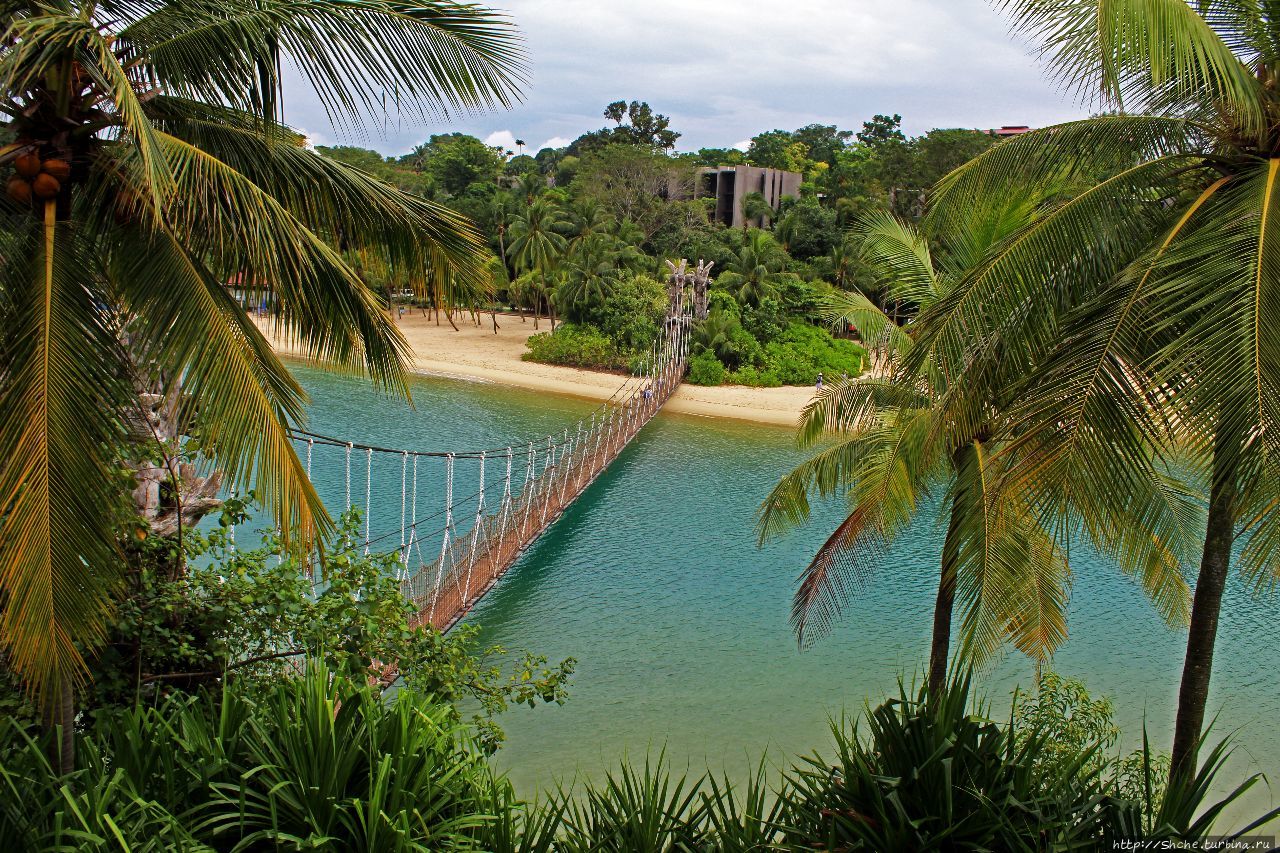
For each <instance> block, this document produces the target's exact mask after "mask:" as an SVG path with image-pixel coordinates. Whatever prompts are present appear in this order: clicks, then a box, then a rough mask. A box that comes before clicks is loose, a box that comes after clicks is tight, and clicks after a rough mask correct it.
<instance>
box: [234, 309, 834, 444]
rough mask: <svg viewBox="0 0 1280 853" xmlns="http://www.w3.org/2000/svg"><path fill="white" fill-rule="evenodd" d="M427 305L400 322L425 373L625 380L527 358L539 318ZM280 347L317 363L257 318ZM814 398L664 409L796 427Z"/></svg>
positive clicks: (717, 390)
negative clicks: (476, 314)
mask: <svg viewBox="0 0 1280 853" xmlns="http://www.w3.org/2000/svg"><path fill="white" fill-rule="evenodd" d="M419 310H420V309H414V311H406V312H405V314H404V316H403V317H401V318H399V319H398V320H397V321H396V325H397V326H398V327H399V329H400V332H401V334H403V335H404V337H405V339H406V340H407V341H408V342H409V348H410V351H411V353H412V355H411V357H410V359H409V370H410V371H411V372H413V373H416V374H420V375H425V376H437V377H442V378H446V379H462V380H470V381H476V380H479V381H482V382H492V383H495V384H498V385H508V386H512V387H517V388H523V389H526V390H530V391H544V392H547V393H552V394H564V395H567V396H571V397H579V398H583V399H588V400H607V399H608V398H609V397H611V396H612V395H613V392H614V391H616V390H617V388H618V386H619V385H621V384H622V382H623V381H624V378H623V377H622V376H621V375H620V374H616V373H607V372H603V371H594V370H584V369H581V368H577V367H563V366H560V365H552V364H539V363H537V362H532V361H522V360H521V358H520V355H521V354H522V353H524V352H526V348H525V341H526V340H527V339H528V338H529V336H530V335H532V334H535V329H534V320H533V318H532V317H526V318H525V319H524V321H523V322H521V319H520V316H519V315H517V314H499V315H498V333H497V334H494V331H493V326H492V325H491V320H490V317H489V315H487V314H482V315H481V319H482V323H483V325H482V326H480V327H477V326H476V325H475V324H474V323H473V322H472V320H471V317H470V315H464V316H463V317H461V318H455V322H457V323H458V329H457V331H454V329H453V328H452V327H451V326H450V325H449V323H448V321H447V320H446V321H442V322H441V324H440V325H439V326H437V325H436V321H435V320H434V319H432V318H431V317H429V316H426V315H425V313H419ZM253 320H254V322H255V323H256V324H257V326H258V328H259V329H261V330H262V333H263V334H264V335H265V336H266V338H267V340H268V341H269V342H270V343H271V346H272V348H273V349H275V351H276V352H277V353H278V354H280V355H282V356H288V357H291V358H297V359H300V360H303V361H309V359H308V358H307V356H306V354H305V353H303V352H302V350H301V349H300V348H299V347H298V346H296V345H295V344H293V343H291V342H288V341H284V340H281V339H280V337H279V336H277V335H276V334H275V332H274V329H273V328H272V324H271V321H270V320H269V319H263V318H259V317H254V318H253ZM550 330H551V324H550V322H549V321H548V320H547V319H546V318H539V320H538V328H537V330H536V332H549V331H550ZM812 396H813V390H812V389H811V388H808V387H804V388H798V387H795V386H784V387H782V388H748V387H745V386H741V385H719V386H715V387H703V386H699V385H690V384H688V383H685V384H683V385H681V386H680V387H679V388H678V389H677V390H676V392H675V394H673V395H672V396H671V398H670V399H669V400H668V401H667V403H666V405H665V406H663V411H667V412H674V413H677V414H684V415H698V416H702V417H712V418H729V419H732V420H739V421H748V422H751V423H758V424H767V425H769V426H780V427H795V426H796V424H797V422H798V421H799V419H800V412H801V410H802V409H803V408H804V405H805V404H806V403H808V402H809V400H810V399H811V398H812Z"/></svg>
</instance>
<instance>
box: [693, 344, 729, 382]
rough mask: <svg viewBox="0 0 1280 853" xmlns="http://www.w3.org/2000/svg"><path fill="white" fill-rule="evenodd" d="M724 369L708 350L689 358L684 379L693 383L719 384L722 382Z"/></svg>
mask: <svg viewBox="0 0 1280 853" xmlns="http://www.w3.org/2000/svg"><path fill="white" fill-rule="evenodd" d="M724 377H725V369H724V365H723V364H721V363H720V360H719V359H718V358H716V357H715V354H714V353H712V352H711V351H710V350H703V351H702V352H700V353H698V354H697V355H695V356H694V357H693V358H691V359H689V373H688V375H687V376H686V377H685V379H686V381H688V382H690V383H691V384H693V385H720V384H723V383H724Z"/></svg>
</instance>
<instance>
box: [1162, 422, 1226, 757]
mask: <svg viewBox="0 0 1280 853" xmlns="http://www.w3.org/2000/svg"><path fill="white" fill-rule="evenodd" d="M1224 432H1225V428H1220V430H1219V432H1218V434H1217V435H1216V436H1215V438H1214V449H1213V483H1212V484H1211V485H1210V489H1209V521H1208V526H1207V528H1206V530H1205V537H1204V551H1203V553H1202V555H1201V558H1200V574H1199V576H1198V577H1197V579H1196V591H1195V597H1194V598H1193V599H1192V603H1191V625H1190V627H1189V629H1188V631H1187V656H1186V660H1185V661H1184V663H1183V665H1182V684H1181V686H1180V687H1179V689H1178V715H1177V719H1176V721H1175V722H1174V729H1173V755H1172V762H1171V765H1172V771H1171V775H1172V776H1176V775H1179V774H1182V773H1195V770H1196V748H1197V746H1198V745H1199V743H1200V738H1201V733H1202V731H1203V730H1204V713H1205V708H1206V706H1207V705H1208V701H1209V678H1210V675H1211V674H1212V671H1213V647H1214V644H1215V642H1216V641H1217V637H1218V617H1219V616H1220V614H1221V612H1222V593H1223V591H1224V589H1225V588H1226V584H1227V572H1228V570H1229V569H1230V568H1231V549H1232V546H1233V545H1234V544H1235V520H1236V498H1237V495H1236V489H1237V486H1236V478H1235V474H1236V471H1235V467H1236V466H1235V456H1234V454H1233V453H1232V452H1230V449H1229V447H1228V445H1227V442H1228V441H1229V438H1228V436H1226V435H1224V434H1223V433H1224Z"/></svg>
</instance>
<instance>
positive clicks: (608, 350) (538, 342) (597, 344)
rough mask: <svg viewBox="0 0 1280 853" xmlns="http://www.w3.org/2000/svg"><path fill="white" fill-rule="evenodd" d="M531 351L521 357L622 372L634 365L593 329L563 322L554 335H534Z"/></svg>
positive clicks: (529, 345) (550, 333)
mask: <svg viewBox="0 0 1280 853" xmlns="http://www.w3.org/2000/svg"><path fill="white" fill-rule="evenodd" d="M527 345H528V347H529V351H528V352H526V353H524V354H523V355H521V356H520V357H521V358H522V359H524V360H525V361H537V362H541V363H543V364H563V365H568V366H571V367H591V368H599V369H604V370H621V369H624V368H626V367H627V366H628V364H629V363H630V359H629V357H628V356H627V355H626V354H624V353H622V352H620V351H619V350H618V347H617V345H616V344H615V343H614V342H613V341H612V340H610V339H609V338H608V337H606V336H605V335H604V334H602V333H601V332H599V331H597V330H595V329H593V328H592V327H590V326H579V325H577V324H575V323H562V324H561V325H560V327H559V328H557V329H556V330H555V331H554V332H541V333H539V334H536V335H530V336H529V340H528V342H527Z"/></svg>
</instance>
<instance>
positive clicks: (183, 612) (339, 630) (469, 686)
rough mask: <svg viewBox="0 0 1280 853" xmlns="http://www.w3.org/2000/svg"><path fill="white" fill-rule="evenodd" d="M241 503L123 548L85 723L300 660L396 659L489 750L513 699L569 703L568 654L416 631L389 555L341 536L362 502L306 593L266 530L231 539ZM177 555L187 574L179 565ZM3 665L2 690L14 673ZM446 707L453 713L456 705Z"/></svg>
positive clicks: (18, 698) (29, 710)
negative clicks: (116, 598) (467, 720)
mask: <svg viewBox="0 0 1280 853" xmlns="http://www.w3.org/2000/svg"><path fill="white" fill-rule="evenodd" d="M250 508H251V496H250V499H249V500H240V499H229V500H227V501H226V503H225V504H224V506H223V510H222V512H221V515H220V517H219V518H218V519H217V523H216V524H214V525H211V526H209V529H207V530H202V529H200V528H196V529H193V530H187V531H185V533H184V535H183V537H182V541H181V543H178V542H177V541H176V539H174V538H170V537H159V536H153V537H148V538H146V539H144V540H142V541H141V542H137V543H135V545H134V546H132V547H131V550H130V554H129V556H130V566H131V569H130V572H129V589H128V594H127V595H125V596H124V597H123V599H122V601H121V603H120V606H119V607H118V609H117V611H116V613H115V614H114V615H113V616H112V619H111V621H110V622H109V624H108V637H107V643H106V644H105V646H104V647H103V650H102V652H101V653H100V654H99V656H98V657H97V658H95V660H94V680H93V682H92V683H91V684H90V685H89V686H88V687H87V688H86V690H85V692H84V693H83V695H81V696H80V697H79V699H80V706H81V708H82V709H83V710H84V712H85V716H84V718H83V719H84V722H86V723H89V724H91V723H92V720H93V719H94V717H95V716H96V715H98V714H101V713H114V712H115V711H117V710H119V709H120V708H127V707H132V706H133V705H135V704H136V703H137V702H139V701H142V702H148V703H152V702H158V701H161V700H163V699H165V698H166V697H170V696H174V695H177V694H180V693H187V694H195V693H197V692H199V691H201V690H204V689H218V688H220V686H221V685H222V684H223V683H225V681H226V680H227V679H228V678H234V679H235V681H236V683H237V684H238V685H239V689H240V690H241V691H244V692H249V691H251V689H253V688H254V687H255V685H256V686H257V687H260V688H262V689H266V688H268V687H269V686H271V685H272V684H274V683H275V682H276V681H277V680H279V679H280V678H282V677H286V676H288V675H289V674H291V673H294V672H296V671H297V664H296V661H297V660H299V659H300V658H301V657H303V656H311V657H313V658H316V659H320V660H323V661H324V662H325V664H326V665H328V666H330V667H331V668H333V669H335V670H338V671H342V672H356V671H361V672H366V673H367V672H369V669H370V667H371V665H373V662H374V661H391V660H394V661H397V662H398V673H399V676H400V678H401V679H402V681H403V682H404V683H406V684H409V685H411V686H413V687H415V688H416V689H418V690H420V691H421V692H423V693H427V694H430V695H432V696H434V697H436V699H437V700H439V701H442V702H445V703H448V704H449V705H450V706H451V707H454V708H455V709H461V708H463V707H466V708H467V709H468V713H469V714H470V715H471V722H472V725H473V727H474V729H475V740H476V741H477V743H479V744H480V745H481V746H482V747H483V748H484V749H485V750H487V751H493V750H496V749H497V748H498V747H499V745H500V744H501V742H502V740H503V737H504V733H503V731H502V729H501V727H500V726H499V725H498V724H497V722H496V719H497V717H498V716H499V715H500V714H501V713H502V712H503V711H504V710H506V709H507V708H508V707H509V706H511V705H522V704H537V702H540V701H547V702H556V703H561V702H563V701H564V700H565V699H566V698H567V695H568V694H567V684H568V680H569V678H570V676H571V674H572V672H573V669H574V666H575V662H574V661H573V659H571V658H570V659H566V660H564V661H562V662H560V663H559V664H556V665H553V666H551V665H548V664H547V661H546V658H545V657H541V656H538V655H534V654H531V653H528V652H523V653H520V654H517V655H511V656H509V655H508V653H507V652H506V650H504V649H502V648H501V647H498V646H493V647H489V648H484V647H481V646H479V644H478V642H477V634H478V630H479V629H478V628H476V627H475V626H465V625H464V626H459V627H458V628H457V629H455V630H453V631H451V632H450V633H449V634H448V635H447V636H445V635H442V634H440V633H439V632H438V631H435V630H433V629H431V628H430V627H427V626H415V625H414V623H413V617H414V616H415V615H416V612H415V609H414V607H413V605H412V604H410V603H409V602H408V601H406V599H405V598H404V596H403V595H402V594H401V591H400V585H399V582H398V581H397V580H396V572H397V569H398V568H399V565H398V561H397V555H396V554H394V553H391V554H379V553H377V552H371V553H369V554H363V553H362V549H360V548H352V547H350V545H349V543H352V542H358V541H361V535H362V532H361V531H362V528H361V516H360V514H359V512H358V511H355V510H353V511H351V512H348V513H346V514H344V515H343V516H342V518H341V520H340V525H341V526H340V527H339V529H338V531H337V532H336V533H335V534H334V536H333V537H331V538H329V539H327V540H325V542H324V545H325V552H326V561H325V564H324V567H323V573H322V576H321V578H320V579H321V580H322V586H321V587H320V592H319V594H318V595H316V594H313V591H312V585H311V579H310V577H309V576H308V573H307V572H306V571H305V567H304V566H303V565H301V564H300V563H299V562H298V561H297V559H296V558H295V557H294V556H292V555H289V554H287V553H282V552H281V549H280V543H279V542H278V541H277V539H276V537H275V534H274V533H273V532H271V531H270V530H267V531H265V532H264V533H263V534H262V536H261V542H260V543H259V545H258V546H257V547H253V546H252V543H251V541H250V540H248V538H247V537H246V536H245V535H244V531H243V528H242V531H241V536H240V541H239V545H238V547H234V548H233V547H232V544H231V541H230V527H231V525H232V524H243V523H244V522H245V521H246V517H247V513H248V512H249V510H250ZM176 558H180V560H181V564H182V565H184V566H185V568H184V569H182V570H180V571H175V569H174V561H175V559H176ZM3 664H4V661H3V659H0V686H4V681H5V680H6V679H8V680H10V681H12V674H11V673H9V672H8V671H7V669H6V668H5V667H4V666H3ZM375 672H380V670H377V669H375ZM0 701H2V702H3V704H0V711H4V712H5V714H4V716H6V717H8V718H11V719H13V720H15V721H16V722H18V723H19V724H21V725H24V726H26V727H28V728H33V727H34V725H35V724H36V723H37V721H38V720H39V714H38V713H37V710H36V709H35V708H34V707H32V706H31V705H30V704H29V703H28V701H27V700H26V699H24V698H23V694H22V693H21V692H20V691H19V690H17V689H16V685H14V689H12V690H11V692H6V693H4V694H0ZM455 713H456V714H457V715H458V719H461V715H462V711H461V710H456V711H455Z"/></svg>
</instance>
